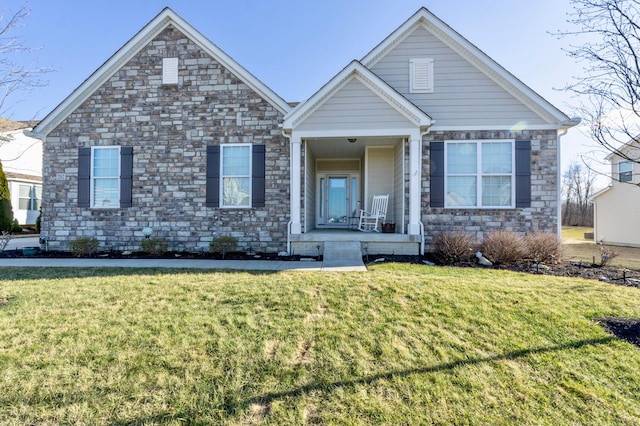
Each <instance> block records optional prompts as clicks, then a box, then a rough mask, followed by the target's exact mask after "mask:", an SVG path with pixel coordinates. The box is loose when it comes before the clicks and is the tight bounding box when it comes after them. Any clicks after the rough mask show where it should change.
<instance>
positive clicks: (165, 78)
mask: <svg viewBox="0 0 640 426" xmlns="http://www.w3.org/2000/svg"><path fill="white" fill-rule="evenodd" d="M162 84H178V58H163V59H162Z"/></svg>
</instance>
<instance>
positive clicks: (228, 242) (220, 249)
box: [209, 236, 238, 259]
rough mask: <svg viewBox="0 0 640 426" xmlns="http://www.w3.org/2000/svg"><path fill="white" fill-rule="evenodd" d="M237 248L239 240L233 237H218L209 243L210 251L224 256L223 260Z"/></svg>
mask: <svg viewBox="0 0 640 426" xmlns="http://www.w3.org/2000/svg"><path fill="white" fill-rule="evenodd" d="M237 247H238V239H237V238H236V237H232V236H225V237H218V238H215V239H214V240H212V241H211V242H210V243H209V250H211V252H212V253H220V254H222V258H223V259H224V256H225V255H226V254H227V253H229V252H230V251H234V250H235V249H236V248H237Z"/></svg>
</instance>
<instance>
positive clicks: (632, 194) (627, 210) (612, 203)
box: [591, 140, 640, 247]
mask: <svg viewBox="0 0 640 426" xmlns="http://www.w3.org/2000/svg"><path fill="white" fill-rule="evenodd" d="M606 159H607V160H608V161H609V162H610V163H611V182H610V183H609V185H608V186H607V187H606V188H604V189H603V190H601V191H599V192H597V193H596V194H594V195H593V197H591V202H593V205H594V208H593V226H594V234H593V236H594V240H595V242H596V243H603V244H610V245H619V246H629V247H640V227H638V210H639V209H640V164H638V162H639V161H640V142H639V141H638V140H633V141H631V142H629V143H627V144H626V145H625V146H623V147H622V148H621V149H620V153H619V154H616V153H612V154H610V155H609V156H607V158H606Z"/></svg>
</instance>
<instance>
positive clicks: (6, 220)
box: [0, 161, 13, 232]
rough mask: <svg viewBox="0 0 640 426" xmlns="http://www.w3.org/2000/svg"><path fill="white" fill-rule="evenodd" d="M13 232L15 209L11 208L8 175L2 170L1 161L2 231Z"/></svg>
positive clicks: (0, 205) (0, 199)
mask: <svg viewBox="0 0 640 426" xmlns="http://www.w3.org/2000/svg"><path fill="white" fill-rule="evenodd" d="M12 230H13V208H12V207H11V194H10V193H9V182H8V181H7V175H5V174H4V170H2V162H1V161H0V231H7V232H11V231H12Z"/></svg>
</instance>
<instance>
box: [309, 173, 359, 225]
mask: <svg viewBox="0 0 640 426" xmlns="http://www.w3.org/2000/svg"><path fill="white" fill-rule="evenodd" d="M318 186H319V195H320V196H319V197H318V198H319V200H318V226H323V227H325V228H346V227H347V226H348V225H349V221H350V218H351V217H352V216H354V215H355V213H354V212H355V211H356V209H357V202H358V201H357V198H358V179H357V177H356V176H351V175H341V176H338V175H324V176H321V177H320V179H319V182H318Z"/></svg>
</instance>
